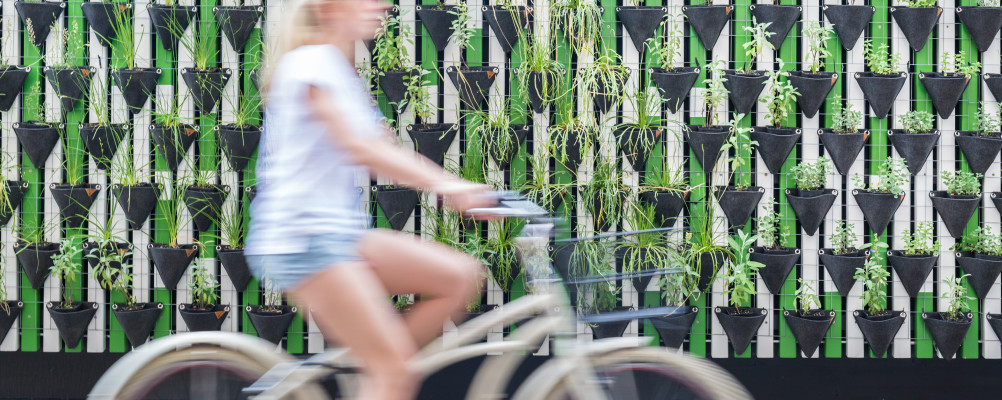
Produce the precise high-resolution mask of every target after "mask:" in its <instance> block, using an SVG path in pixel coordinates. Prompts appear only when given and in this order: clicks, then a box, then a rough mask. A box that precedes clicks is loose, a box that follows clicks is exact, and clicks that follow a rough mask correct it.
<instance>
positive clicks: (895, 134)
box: [887, 129, 939, 175]
mask: <svg viewBox="0 0 1002 400" xmlns="http://www.w3.org/2000/svg"><path fill="white" fill-rule="evenodd" d="M887 138H888V139H890V141H891V145H893V146H894V150H897V152H898V154H900V155H901V157H903V158H904V159H905V162H906V163H907V165H908V172H911V173H912V175H916V174H918V173H919V171H922V167H924V166H925V162H926V160H928V159H929V155H930V154H932V149H933V148H935V147H936V143H938V142H939V132H938V131H933V132H930V133H907V132H905V131H904V130H903V129H891V131H890V132H888V133H887Z"/></svg>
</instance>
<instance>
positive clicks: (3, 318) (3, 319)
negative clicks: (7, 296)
mask: <svg viewBox="0 0 1002 400" xmlns="http://www.w3.org/2000/svg"><path fill="white" fill-rule="evenodd" d="M22 308H24V303H23V302H20V301H17V300H8V301H7V311H6V312H5V311H4V310H3V309H2V308H0V343H3V340H4V338H6V337H7V332H9V331H10V327H11V326H14V321H17V317H18V316H20V315H21V309H22Z"/></svg>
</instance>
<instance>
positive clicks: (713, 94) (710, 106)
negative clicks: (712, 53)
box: [703, 59, 731, 128]
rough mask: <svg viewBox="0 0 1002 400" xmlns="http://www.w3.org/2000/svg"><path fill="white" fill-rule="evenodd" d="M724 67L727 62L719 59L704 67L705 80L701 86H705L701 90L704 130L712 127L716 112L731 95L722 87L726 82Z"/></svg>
mask: <svg viewBox="0 0 1002 400" xmlns="http://www.w3.org/2000/svg"><path fill="white" fill-rule="evenodd" d="M726 67H727V61H724V60H721V59H714V60H713V62H711V63H709V64H708V65H707V66H706V79H703V84H704V85H706V88H704V89H703V110H705V111H706V119H705V122H704V123H703V126H704V127H706V128H709V127H711V126H713V121H714V118H716V112H717V110H719V109H721V108H723V107H724V104H725V103H726V102H727V99H728V96H730V93H731V92H730V91H729V90H727V88H726V87H724V82H726V81H727V78H726V77H724V68H726Z"/></svg>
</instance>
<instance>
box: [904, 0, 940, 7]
mask: <svg viewBox="0 0 1002 400" xmlns="http://www.w3.org/2000/svg"><path fill="white" fill-rule="evenodd" d="M905 4H906V5H907V6H908V7H909V8H914V7H936V0H905Z"/></svg>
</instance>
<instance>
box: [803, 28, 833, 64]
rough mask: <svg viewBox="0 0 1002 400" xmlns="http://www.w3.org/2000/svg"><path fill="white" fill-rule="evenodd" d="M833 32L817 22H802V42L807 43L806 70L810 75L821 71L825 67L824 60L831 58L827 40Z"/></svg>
mask: <svg viewBox="0 0 1002 400" xmlns="http://www.w3.org/2000/svg"><path fill="white" fill-rule="evenodd" d="M834 33H835V30H834V29H832V28H831V27H830V26H822V25H821V24H820V23H819V22H817V21H804V39H803V40H804V42H805V43H807V56H806V57H805V58H806V60H807V61H806V64H807V70H808V71H811V73H812V74H816V73H818V72H819V71H821V69H822V68H824V66H825V62H824V60H825V58H827V57H831V55H832V53H831V51H829V50H828V39H830V38H831V37H832V35H833V34H834Z"/></svg>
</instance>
